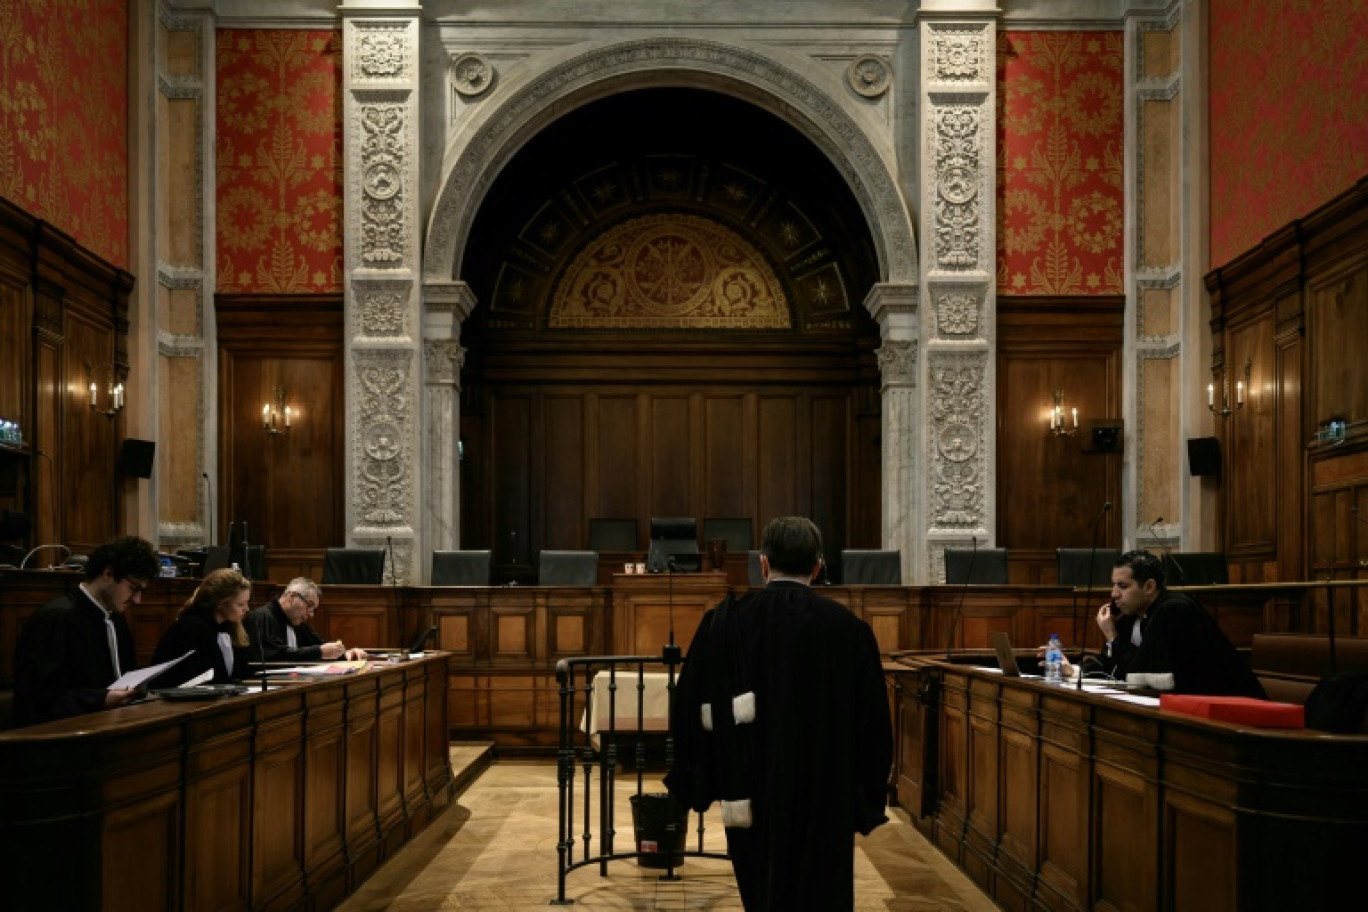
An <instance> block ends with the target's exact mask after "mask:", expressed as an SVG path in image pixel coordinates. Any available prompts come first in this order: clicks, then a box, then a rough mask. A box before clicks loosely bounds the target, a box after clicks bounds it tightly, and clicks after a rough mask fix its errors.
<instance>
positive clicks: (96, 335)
mask: <svg viewBox="0 0 1368 912" xmlns="http://www.w3.org/2000/svg"><path fill="white" fill-rule="evenodd" d="M65 324H66V325H65V329H64V336H65V343H64V345H63V348H62V362H63V364H62V373H63V375H64V377H65V382H64V383H63V384H62V389H63V390H64V391H65V395H63V397H62V399H61V404H60V406H59V407H60V408H61V409H62V412H63V417H62V428H63V434H62V449H61V453H62V459H61V465H62V475H63V477H62V487H63V488H64V489H65V490H66V491H70V492H72V494H73V496H71V497H69V498H68V499H67V500H66V503H65V508H66V516H65V517H64V518H65V523H64V525H65V531H66V534H67V538H68V542H67V544H68V545H69V546H70V547H72V548H73V549H74V550H83V551H88V550H89V549H91V548H94V547H95V546H96V545H99V544H101V543H102V542H104V541H106V540H107V539H109V538H110V537H112V535H113V532H114V497H115V491H114V484H115V481H114V464H115V460H116V459H117V458H118V441H119V440H120V439H121V437H122V431H121V427H122V425H123V416H122V415H116V416H115V417H114V418H112V419H111V418H107V417H105V416H104V415H101V414H97V413H95V412H94V411H92V410H91V408H90V394H89V392H88V388H89V385H90V383H91V381H92V379H93V380H94V381H95V382H97V383H98V384H99V385H100V402H101V403H102V404H103V403H104V402H105V401H106V396H107V391H108V384H109V374H108V371H109V370H111V369H112V367H113V364H114V342H113V331H112V329H111V328H109V327H107V326H103V325H100V324H99V323H96V322H95V321H94V320H92V319H91V317H90V316H89V315H88V314H87V313H85V312H83V311H81V310H78V309H68V310H67V312H66V321H65ZM92 372H93V377H92Z"/></svg>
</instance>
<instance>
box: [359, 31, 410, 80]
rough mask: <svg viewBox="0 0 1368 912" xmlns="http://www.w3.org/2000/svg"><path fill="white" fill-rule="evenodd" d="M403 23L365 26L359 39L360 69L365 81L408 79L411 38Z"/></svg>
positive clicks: (360, 74) (361, 76)
mask: <svg viewBox="0 0 1368 912" xmlns="http://www.w3.org/2000/svg"><path fill="white" fill-rule="evenodd" d="M406 31H407V26H406V25H404V24H403V23H399V24H393V25H389V24H387V25H369V26H365V27H363V30H362V32H361V35H360V37H359V38H358V39H357V46H358V53H357V70H358V75H359V76H360V78H362V79H368V80H373V79H384V80H400V79H404V78H405V77H406V76H407V70H408V36H407V35H406Z"/></svg>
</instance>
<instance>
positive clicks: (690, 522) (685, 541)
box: [646, 516, 703, 573]
mask: <svg viewBox="0 0 1368 912" xmlns="http://www.w3.org/2000/svg"><path fill="white" fill-rule="evenodd" d="M671 557H674V558H675V569H676V570H681V571H696V570H700V569H702V566H703V557H702V555H701V554H700V553H699V550H698V520H696V519H694V518H693V517H692V516H664V517H661V516H653V517H651V545H650V547H649V548H648V549H647V551H646V570H647V572H649V573H664V572H666V571H667V570H669V569H671V568H670V558H671Z"/></svg>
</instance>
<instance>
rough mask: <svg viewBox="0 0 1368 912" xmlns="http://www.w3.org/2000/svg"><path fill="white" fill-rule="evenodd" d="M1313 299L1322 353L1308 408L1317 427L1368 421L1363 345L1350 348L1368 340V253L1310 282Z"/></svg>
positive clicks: (1310, 312)
mask: <svg viewBox="0 0 1368 912" xmlns="http://www.w3.org/2000/svg"><path fill="white" fill-rule="evenodd" d="M1307 295H1308V297H1309V302H1308V305H1307V328H1308V330H1309V332H1310V338H1309V340H1308V345H1309V346H1310V347H1311V349H1312V350H1313V351H1315V352H1316V353H1317V357H1316V362H1315V367H1314V369H1313V371H1312V388H1311V397H1310V402H1309V403H1308V405H1309V408H1310V418H1311V422H1312V426H1313V427H1314V426H1315V425H1318V424H1320V423H1321V422H1323V421H1328V420H1330V419H1331V418H1343V419H1345V420H1351V419H1357V420H1359V421H1362V420H1364V419H1368V383H1365V382H1364V369H1363V357H1362V346H1361V345H1353V344H1345V343H1346V341H1347V340H1350V339H1354V340H1360V341H1361V340H1363V339H1368V262H1366V261H1365V252H1363V251H1359V252H1358V254H1357V255H1356V256H1353V255H1351V256H1350V258H1349V259H1347V261H1345V262H1343V263H1340V264H1337V265H1336V268H1333V269H1331V270H1329V271H1327V272H1326V273H1325V274H1323V275H1313V276H1311V277H1309V279H1308V287H1307Z"/></svg>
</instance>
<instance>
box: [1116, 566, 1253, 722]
mask: <svg viewBox="0 0 1368 912" xmlns="http://www.w3.org/2000/svg"><path fill="white" fill-rule="evenodd" d="M1137 623H1138V624H1140V632H1141V642H1140V645H1139V646H1138V647H1137V646H1135V645H1133V644H1132V643H1131V631H1132V629H1133V628H1134V626H1135V625H1136V624H1137ZM1107 652H1108V650H1103V655H1102V656H1101V662H1102V666H1103V667H1104V668H1105V669H1106V670H1107V671H1109V672H1111V673H1112V674H1114V675H1116V676H1117V677H1122V676H1124V675H1127V674H1130V673H1132V672H1142V673H1164V672H1172V674H1173V689H1174V691H1175V692H1176V693H1184V694H1205V695H1207V696H1225V697H1259V698H1262V697H1263V696H1264V690H1263V687H1262V686H1261V685H1260V684H1259V679H1258V678H1256V677H1255V676H1254V672H1253V671H1251V670H1250V668H1249V663H1248V662H1246V661H1245V660H1244V659H1242V658H1241V657H1240V654H1239V653H1238V652H1236V651H1235V647H1234V646H1233V645H1231V643H1230V640H1228V639H1226V635H1225V634H1224V633H1222V632H1221V628H1220V626H1219V625H1217V623H1216V621H1215V620H1214V619H1213V618H1212V617H1211V615H1209V614H1207V612H1206V610H1205V609H1203V608H1202V606H1201V605H1199V604H1197V602H1196V601H1194V600H1193V599H1192V598H1190V597H1189V596H1188V595H1186V594H1185V593H1180V592H1172V591H1170V590H1168V589H1163V590H1160V592H1159V597H1158V598H1156V599H1155V600H1154V604H1152V605H1150V607H1149V611H1148V612H1146V615H1145V618H1144V620H1143V621H1142V620H1140V619H1139V618H1136V617H1134V616H1132V615H1124V616H1122V617H1121V618H1119V619H1118V620H1117V621H1116V639H1115V640H1113V641H1112V644H1111V648H1110V655H1108V654H1107Z"/></svg>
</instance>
